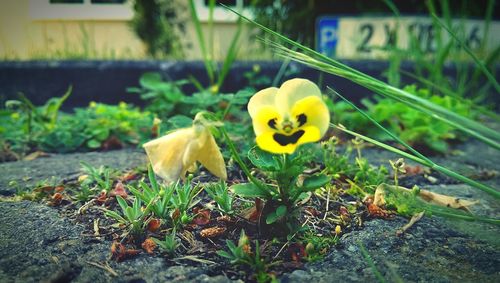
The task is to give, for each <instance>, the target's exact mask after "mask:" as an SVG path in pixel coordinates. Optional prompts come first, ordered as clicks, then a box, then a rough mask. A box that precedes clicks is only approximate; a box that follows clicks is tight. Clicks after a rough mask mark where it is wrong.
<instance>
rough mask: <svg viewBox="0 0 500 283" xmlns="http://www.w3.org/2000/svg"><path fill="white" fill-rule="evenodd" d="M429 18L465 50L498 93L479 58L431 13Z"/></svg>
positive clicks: (494, 82) (495, 81) (498, 88)
mask: <svg viewBox="0 0 500 283" xmlns="http://www.w3.org/2000/svg"><path fill="white" fill-rule="evenodd" d="M431 16H432V17H433V18H434V19H435V20H436V23H438V24H439V25H440V26H441V27H442V28H443V29H445V30H446V31H447V32H448V33H449V34H450V36H451V37H453V39H455V41H457V42H458V44H460V46H461V47H462V48H463V49H464V50H465V52H467V54H469V56H470V57H471V58H472V60H474V62H475V63H476V65H477V66H478V67H479V69H481V71H483V74H484V75H485V76H486V78H488V80H489V81H490V83H491V84H493V87H494V88H495V90H496V91H497V92H499V93H500V85H499V84H498V82H497V80H496V79H495V77H494V76H493V75H492V74H491V73H490V71H488V69H487V68H486V66H485V65H484V64H483V62H481V61H480V60H479V58H477V56H476V55H474V53H473V52H472V50H471V49H470V48H469V47H468V46H467V45H466V44H464V43H463V41H462V40H460V39H459V38H458V36H457V35H456V34H455V33H454V32H453V31H452V30H451V29H450V28H449V27H448V26H447V25H445V24H444V23H443V22H442V21H441V20H440V19H439V18H438V17H437V16H436V14H434V13H431Z"/></svg>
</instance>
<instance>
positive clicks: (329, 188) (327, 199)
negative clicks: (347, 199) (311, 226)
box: [323, 187, 331, 220]
mask: <svg viewBox="0 0 500 283" xmlns="http://www.w3.org/2000/svg"><path fill="white" fill-rule="evenodd" d="M330 190H331V187H328V194H327V195H326V209H325V215H323V220H325V219H326V214H327V213H328V209H329V205H330Z"/></svg>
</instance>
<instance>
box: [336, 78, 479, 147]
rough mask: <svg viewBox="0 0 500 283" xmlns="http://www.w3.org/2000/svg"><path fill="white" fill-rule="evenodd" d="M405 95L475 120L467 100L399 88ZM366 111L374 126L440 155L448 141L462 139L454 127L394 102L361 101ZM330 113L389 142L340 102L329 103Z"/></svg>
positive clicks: (361, 116) (421, 90) (414, 89)
mask: <svg viewBox="0 0 500 283" xmlns="http://www.w3.org/2000/svg"><path fill="white" fill-rule="evenodd" d="M403 90H405V91H407V92H408V93H411V94H414V95H416V96H418V97H420V98H425V99H428V100H429V101H431V102H433V103H435V104H436V105H439V106H442V107H445V108H446V109H449V110H450V111H453V112H454V113H457V114H460V115H462V116H464V117H470V118H475V117H477V114H476V113H474V112H473V111H472V110H471V108H472V107H471V105H473V103H472V101H470V100H457V99H454V98H453V97H450V96H444V97H443V96H438V95H431V94H430V92H429V90H427V89H417V88H416V86H415V85H409V86H406V87H404V88H403ZM362 103H363V105H364V106H365V107H366V112H367V113H368V114H369V115H370V116H371V117H372V118H373V119H374V120H375V121H377V122H378V123H380V124H382V125H384V127H386V128H388V129H389V130H390V131H391V132H394V133H395V134H396V135H398V136H399V137H400V138H401V139H402V140H404V141H405V142H406V143H408V144H410V145H413V146H416V147H425V148H428V149H430V150H431V151H436V152H440V153H444V152H446V151H447V150H448V142H449V141H451V140H460V139H463V136H461V135H459V134H457V132H456V130H455V127H453V126H451V125H449V124H447V123H445V122H442V121H436V120H435V119H434V118H433V117H432V116H429V115H427V114H425V113H422V112H420V111H418V110H415V109H411V108H408V107H406V106H405V105H404V104H403V103H400V102H394V101H393V100H392V99H389V98H380V97H378V98H375V99H374V101H372V100H370V99H363V100H362ZM329 106H330V110H331V111H332V112H333V113H335V114H336V115H335V121H336V122H341V123H342V124H344V125H345V126H346V127H348V128H350V129H353V130H354V131H356V132H359V133H362V134H367V135H369V136H372V137H375V138H377V139H378V140H382V141H387V140H391V137H390V136H388V135H387V134H386V133H385V132H383V131H381V130H380V129H379V128H377V127H370V126H369V123H370V121H369V120H367V119H365V118H364V117H363V115H362V114H361V113H359V112H358V111H356V110H355V109H353V108H352V107H350V106H349V104H348V103H346V102H344V101H337V102H335V103H331V104H330V105H329Z"/></svg>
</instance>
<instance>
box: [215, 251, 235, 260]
mask: <svg viewBox="0 0 500 283" xmlns="http://www.w3.org/2000/svg"><path fill="white" fill-rule="evenodd" d="M217 254H218V255H219V256H221V257H225V258H229V259H232V258H233V256H231V255H230V254H229V253H227V252H226V251H217Z"/></svg>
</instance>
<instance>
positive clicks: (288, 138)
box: [273, 130, 305, 146]
mask: <svg viewBox="0 0 500 283" xmlns="http://www.w3.org/2000/svg"><path fill="white" fill-rule="evenodd" d="M304 133H305V131H304V130H298V131H296V132H295V133H293V134H291V135H283V134H279V133H275V134H274V135H273V139H274V140H275V141H276V142H277V143H279V145H281V146H286V145H289V144H296V143H297V141H299V139H300V138H301V137H302V136H303V135H304Z"/></svg>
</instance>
